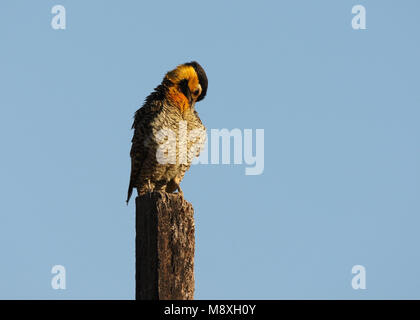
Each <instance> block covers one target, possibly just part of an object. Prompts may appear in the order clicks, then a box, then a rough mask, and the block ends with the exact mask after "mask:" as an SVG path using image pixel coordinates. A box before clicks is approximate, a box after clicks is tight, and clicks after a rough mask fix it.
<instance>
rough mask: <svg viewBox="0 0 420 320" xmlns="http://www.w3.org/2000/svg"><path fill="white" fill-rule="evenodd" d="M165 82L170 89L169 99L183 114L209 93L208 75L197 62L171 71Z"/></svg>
mask: <svg viewBox="0 0 420 320" xmlns="http://www.w3.org/2000/svg"><path fill="white" fill-rule="evenodd" d="M163 81H164V82H165V83H166V84H167V86H168V88H169V90H168V98H169V99H170V100H171V102H173V103H175V105H176V106H178V107H179V108H180V110H181V111H183V112H184V111H185V110H187V109H189V108H191V107H193V106H194V104H195V103H196V102H198V101H201V100H203V99H204V97H205V96H206V93H207V86H208V80H207V75H206V73H205V71H204V69H203V68H202V67H201V66H200V65H199V64H198V63H197V62H195V61H193V62H189V63H185V64H181V65H179V66H178V67H176V68H175V69H174V70H172V71H169V72H168V73H167V74H166V75H165V78H164V80H163Z"/></svg>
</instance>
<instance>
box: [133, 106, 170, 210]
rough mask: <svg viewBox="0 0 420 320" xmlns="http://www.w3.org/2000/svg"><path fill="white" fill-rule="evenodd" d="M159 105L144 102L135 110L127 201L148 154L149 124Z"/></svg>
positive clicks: (150, 133) (158, 110) (159, 109)
mask: <svg viewBox="0 0 420 320" xmlns="http://www.w3.org/2000/svg"><path fill="white" fill-rule="evenodd" d="M161 109H162V108H161V105H159V104H157V103H153V102H151V103H146V104H145V105H144V106H143V107H141V108H140V109H139V110H137V111H136V113H135V115H134V123H133V126H132V129H134V135H133V139H132V140H131V143H132V144H131V151H130V156H131V174H130V184H129V187H128V194H127V203H128V201H129V200H130V198H131V195H132V193H133V189H134V187H136V182H137V179H138V178H139V177H140V173H141V170H142V167H143V163H144V160H145V159H146V157H147V155H148V154H149V150H148V149H149V146H150V139H153V137H152V136H151V135H152V128H151V124H152V122H153V120H154V118H155V117H156V116H157V115H158V114H159V112H160V111H161Z"/></svg>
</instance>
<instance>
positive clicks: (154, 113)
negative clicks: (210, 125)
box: [126, 61, 208, 204]
mask: <svg viewBox="0 0 420 320" xmlns="http://www.w3.org/2000/svg"><path fill="white" fill-rule="evenodd" d="M207 87H208V79H207V75H206V72H205V71H204V69H203V67H202V66H201V65H200V64H199V63H198V62H196V61H192V62H188V63H184V64H181V65H178V66H177V67H176V68H175V69H173V70H171V71H169V72H167V73H166V74H165V76H164V78H163V80H162V82H161V84H159V85H158V86H157V87H156V88H155V89H154V91H153V92H152V93H151V94H150V95H149V96H147V98H146V99H145V101H144V104H143V105H142V107H141V108H140V109H138V110H137V111H136V112H135V114H134V122H133V125H132V129H134V134H133V138H132V140H131V150H130V157H131V173H130V182H129V187H128V194H127V200H126V202H127V204H128V203H129V201H130V198H131V196H132V193H133V189H134V188H136V189H137V193H138V195H139V196H140V195H143V194H146V193H150V192H155V191H163V192H167V193H173V192H175V191H178V193H179V194H180V195H181V196H183V192H182V190H181V187H180V183H181V181H182V179H183V178H184V175H185V173H186V171H187V170H188V169H189V168H190V166H191V163H192V160H193V158H194V157H197V156H199V154H200V150H202V149H203V146H204V143H205V139H206V137H207V134H206V127H205V126H204V125H203V123H202V121H201V119H200V117H199V115H198V112H197V111H196V109H195V104H196V103H197V102H199V101H201V100H203V99H204V97H205V96H206V94H207ZM165 132H166V133H168V132H169V133H170V134H167V135H166V136H165ZM162 135H163V136H165V137H166V140H164V139H162ZM170 138H172V139H170ZM168 141H169V142H168ZM170 141H172V144H171V143H170ZM165 143H166V144H165ZM168 143H169V145H168ZM165 146H166V149H165ZM162 150H163V151H162ZM186 151H187V152H186ZM162 159H164V160H167V159H170V160H171V161H162Z"/></svg>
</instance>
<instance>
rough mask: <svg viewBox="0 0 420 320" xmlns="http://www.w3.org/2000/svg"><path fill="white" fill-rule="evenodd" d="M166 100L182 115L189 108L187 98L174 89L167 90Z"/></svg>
mask: <svg viewBox="0 0 420 320" xmlns="http://www.w3.org/2000/svg"><path fill="white" fill-rule="evenodd" d="M168 99H169V100H170V101H171V102H172V103H173V104H174V105H175V106H177V107H178V108H179V110H180V111H181V112H182V113H184V112H185V111H187V110H188V109H189V108H190V103H189V101H188V99H187V97H186V96H185V95H184V94H183V93H182V92H180V91H179V90H178V89H177V88H175V87H171V88H169V92H168Z"/></svg>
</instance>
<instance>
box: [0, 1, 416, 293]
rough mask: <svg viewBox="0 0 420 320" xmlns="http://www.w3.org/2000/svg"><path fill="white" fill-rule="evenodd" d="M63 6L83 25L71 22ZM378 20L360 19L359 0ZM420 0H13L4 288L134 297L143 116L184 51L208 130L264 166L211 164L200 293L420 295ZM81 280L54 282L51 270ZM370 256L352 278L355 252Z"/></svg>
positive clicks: (193, 191) (199, 234)
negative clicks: (133, 143)
mask: <svg viewBox="0 0 420 320" xmlns="http://www.w3.org/2000/svg"><path fill="white" fill-rule="evenodd" d="M56 4H61V5H64V6H65V8H66V10H67V29H66V30H53V29H52V28H51V25H50V22H51V19H52V16H53V15H52V14H51V8H52V6H53V5H56ZM356 4H363V5H365V7H366V10H367V30H362V31H355V30H353V29H352V28H351V19H352V13H351V8H352V6H353V5H356ZM419 13H420V3H419V2H418V1H415V0H412V1H408V0H406V1H398V2H397V1H386V0H383V1H364V0H360V1H355V0H353V1H347V0H343V1H336V0H328V1H327V0H323V1H321V0H319V1H309V0H307V1H296V0H295V1H211V3H210V2H207V3H204V2H198V1H192V0H191V1H153V2H151V1H149V2H148V3H146V2H144V3H143V2H140V1H106V2H105V1H81V0H78V1H76V0H72V1H69V0H60V1H11V0H8V1H1V2H0V41H1V44H0V146H1V157H0V163H1V166H0V195H1V196H0V199H1V201H0V254H1V261H0V298H3V299H10V298H24V299H34V298H37V299H132V298H134V236H135V234H134V221H135V220H134V201H132V202H131V203H130V205H129V206H128V207H127V206H126V205H125V202H124V200H125V197H126V191H127V184H128V177H129V166H130V160H129V149H130V139H131V136H132V131H131V130H130V127H131V124H132V116H133V113H134V112H135V110H137V108H138V107H139V106H140V105H141V104H142V102H143V100H144V98H145V97H146V96H147V95H148V94H149V93H150V92H151V90H152V89H153V88H154V87H155V86H156V85H157V84H159V83H160V81H161V79H162V77H163V75H164V74H165V72H166V71H168V70H170V69H172V68H173V67H175V66H176V65H177V64H180V63H183V62H187V61H191V60H197V61H199V62H200V63H201V64H202V65H203V67H204V68H205V69H206V71H207V75H208V77H209V90H208V95H207V98H206V99H205V100H204V101H203V102H201V103H200V104H198V105H197V109H198V111H199V113H200V116H201V118H202V120H203V122H204V123H205V125H206V126H207V128H209V129H211V128H220V129H221V128H228V129H233V128H240V129H244V128H252V129H257V128H262V129H264V130H265V170H264V174H263V175H261V176H245V166H244V165H200V166H193V167H192V169H191V170H190V171H189V172H188V173H187V175H186V177H185V179H184V181H183V183H182V186H183V190H184V193H185V196H186V198H187V200H189V201H190V202H192V204H193V205H194V207H195V211H196V213H195V217H196V241H197V243H196V264H195V270H196V298H197V299H216V298H220V299H225V298H226V299H228V298H229V299H296V298H298V299H299V298H302V299H324V298H326V299H365V298H370V299H382V298H398V299H400V298H408V299H412V298H417V299H418V298H420V250H419V241H420V234H419V231H418V230H419V224H420V217H419V213H420V198H419V191H420V185H419V181H420V180H419V178H420V171H419V163H420V162H419V161H420V149H419V143H420V138H419V137H420V127H419V117H420V111H419V107H420V105H419V102H420V90H419V74H420V62H419V57H420V43H419V39H420V38H419V31H420V20H419V19H418V16H419ZM56 264H62V265H64V266H65V267H66V270H67V289H66V290H65V291H60V290H53V289H52V288H51V285H50V282H51V278H52V275H51V273H50V272H51V268H52V266H53V265H56ZM356 264H361V265H363V266H365V267H366V271H367V290H358V291H356V290H353V289H352V287H351V279H352V276H353V275H352V274H351V269H352V266H353V265H356Z"/></svg>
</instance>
